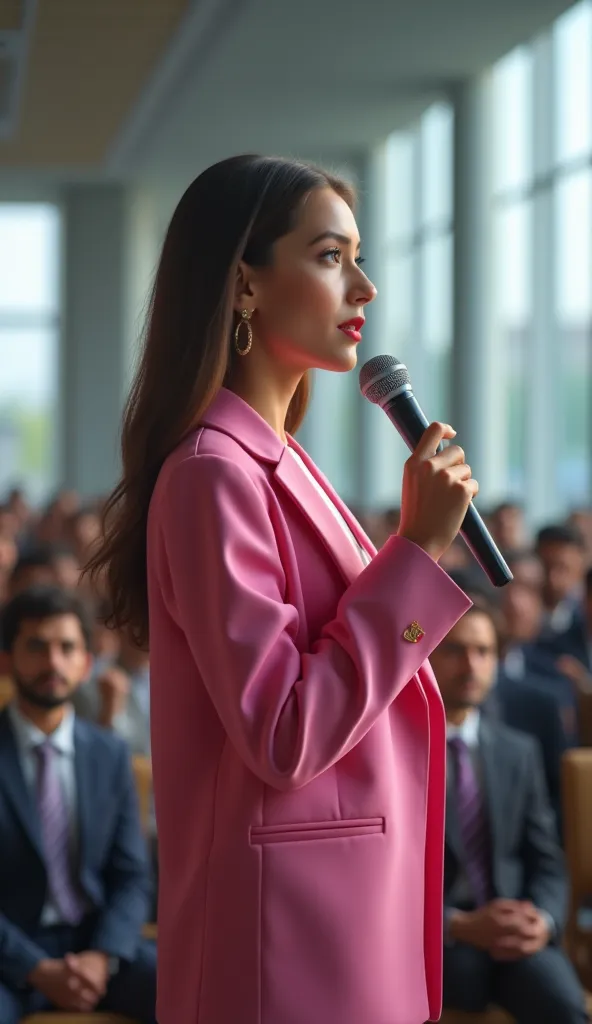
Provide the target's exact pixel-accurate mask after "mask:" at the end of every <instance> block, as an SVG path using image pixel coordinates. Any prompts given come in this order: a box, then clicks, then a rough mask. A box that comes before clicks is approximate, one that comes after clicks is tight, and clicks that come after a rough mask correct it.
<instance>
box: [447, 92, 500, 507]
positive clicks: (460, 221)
mask: <svg viewBox="0 0 592 1024" xmlns="http://www.w3.org/2000/svg"><path fill="white" fill-rule="evenodd" d="M489 90H490V81H489V78H488V77H487V76H484V77H483V78H481V79H479V80H475V81H472V82H467V83H465V84H462V85H459V86H458V87H456V88H455V89H454V90H453V93H452V95H453V100H454V112H455V127H454V135H455V145H454V217H455V232H454V307H453V308H454V312H453V322H454V332H453V338H454V341H453V352H452V416H451V420H452V425H453V426H454V427H455V429H456V430H457V431H458V441H459V444H461V445H462V446H463V448H464V449H465V451H466V454H467V461H468V462H469V463H470V465H471V467H472V469H473V471H474V473H475V476H476V477H477V479H478V480H479V484H480V497H479V503H480V504H481V506H484V505H485V506H486V505H487V503H488V502H491V501H493V500H496V499H497V498H498V497H499V496H500V495H503V494H504V493H505V487H506V482H505V478H506V467H505V451H506V445H505V437H504V430H505V424H506V422H507V416H506V414H505V398H504V393H503V391H504V389H503V387H502V386H501V375H500V374H499V372H498V368H499V358H500V356H499V352H497V351H496V346H495V339H494V336H493V327H492V289H493V266H492V254H493V246H492V213H491V182H490V175H491V169H492V154H491V148H492V130H491V116H490V111H491V104H490V102H489Z"/></svg>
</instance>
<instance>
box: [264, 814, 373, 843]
mask: <svg viewBox="0 0 592 1024" xmlns="http://www.w3.org/2000/svg"><path fill="white" fill-rule="evenodd" d="M383 832H384V818H346V819H343V818H342V819H340V820H339V821H303V822H299V823H298V824H295V825H251V831H250V836H249V839H250V842H251V845H253V846H262V845H264V844H266V843H302V842H305V841H310V840H311V839H354V838H356V837H357V836H373V835H381V834H382V833H383Z"/></svg>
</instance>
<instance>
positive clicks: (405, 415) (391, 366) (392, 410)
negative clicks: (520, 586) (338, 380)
mask: <svg viewBox="0 0 592 1024" xmlns="http://www.w3.org/2000/svg"><path fill="white" fill-rule="evenodd" d="M360 391H361V392H362V394H363V396H364V398H367V399H368V401H369V402H373V403H374V404H375V405H379V406H380V407H381V409H384V411H385V413H386V414H387V416H388V418H389V420H390V421H391V423H392V424H393V426H395V427H396V428H397V430H398V431H399V434H400V435H401V437H402V438H403V440H404V442H405V444H406V445H407V447H408V448H409V449H410V450H411V451H415V448H416V446H417V445H418V443H419V440H420V438H421V436H422V434H423V432H424V430H425V429H426V427H428V426H429V422H428V420H427V419H426V417H425V416H424V413H423V412H422V409H421V406H420V405H419V402H418V401H417V399H416V397H415V395H414V394H413V391H412V390H411V379H410V377H409V371H408V370H407V367H406V366H405V364H404V363H401V362H400V361H399V360H398V359H396V358H395V357H394V356H375V357H374V359H370V360H369V361H368V362H367V363H364V365H363V367H362V369H361V370H360ZM443 450H444V446H443V445H442V444H440V445H438V451H443ZM460 532H461V535H462V537H463V539H464V541H465V543H466V544H467V546H468V548H469V549H470V551H471V552H472V553H473V555H474V557H475V558H476V560H477V561H478V563H479V565H480V566H481V568H482V569H483V571H484V573H485V574H486V575H487V576H488V578H489V580H490V582H491V583H493V585H494V587H503V586H505V585H506V583H510V581H511V580H513V578H514V577H513V576H512V573H511V572H510V569H509V568H508V566H507V564H506V562H505V560H504V559H503V558H502V555H501V552H500V550H499V548H498V547H497V545H496V543H495V541H494V539H493V537H492V536H491V534H490V532H489V530H488V529H487V527H486V525H485V523H484V522H483V520H482V518H481V516H480V515H479V513H478V512H477V509H476V508H475V506H474V505H473V503H472V502H471V504H470V505H469V507H468V509H467V514H466V516H465V518H464V520H463V524H462V526H461V528H460Z"/></svg>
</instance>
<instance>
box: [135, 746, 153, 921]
mask: <svg viewBox="0 0 592 1024" xmlns="http://www.w3.org/2000/svg"><path fill="white" fill-rule="evenodd" d="M132 767H133V770H134V778H135V780H136V790H137V793H138V803H139V805H140V820H141V822H142V828H143V829H144V832H145V833H148V829H149V827H150V819H151V816H152V763H151V761H150V758H149V757H143V756H142V755H141V754H134V756H133V758H132ZM142 935H143V936H144V938H145V939H152V940H154V941H156V939H157V937H158V928H157V926H156V924H154V923H153V922H151V923H149V924H145V925H144V927H143V929H142Z"/></svg>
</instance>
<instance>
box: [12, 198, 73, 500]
mask: <svg viewBox="0 0 592 1024" xmlns="http://www.w3.org/2000/svg"><path fill="white" fill-rule="evenodd" d="M58 250H59V214H58V210H57V209H56V207H54V206H50V205H47V204H20V203H19V204H0V493H1V492H3V491H5V490H6V489H7V488H8V487H10V486H11V485H12V484H15V483H19V484H22V485H24V486H25V487H26V488H27V491H28V493H29V494H30V495H31V496H32V497H33V498H34V499H40V498H43V497H44V496H45V495H46V494H47V492H48V490H49V489H50V488H51V487H52V486H53V485H54V484H55V478H56V466H55V459H56V453H55V447H56V446H55V435H56V414H57V409H56V406H57V395H58V309H59V272H58V264H59V260H58Z"/></svg>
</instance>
